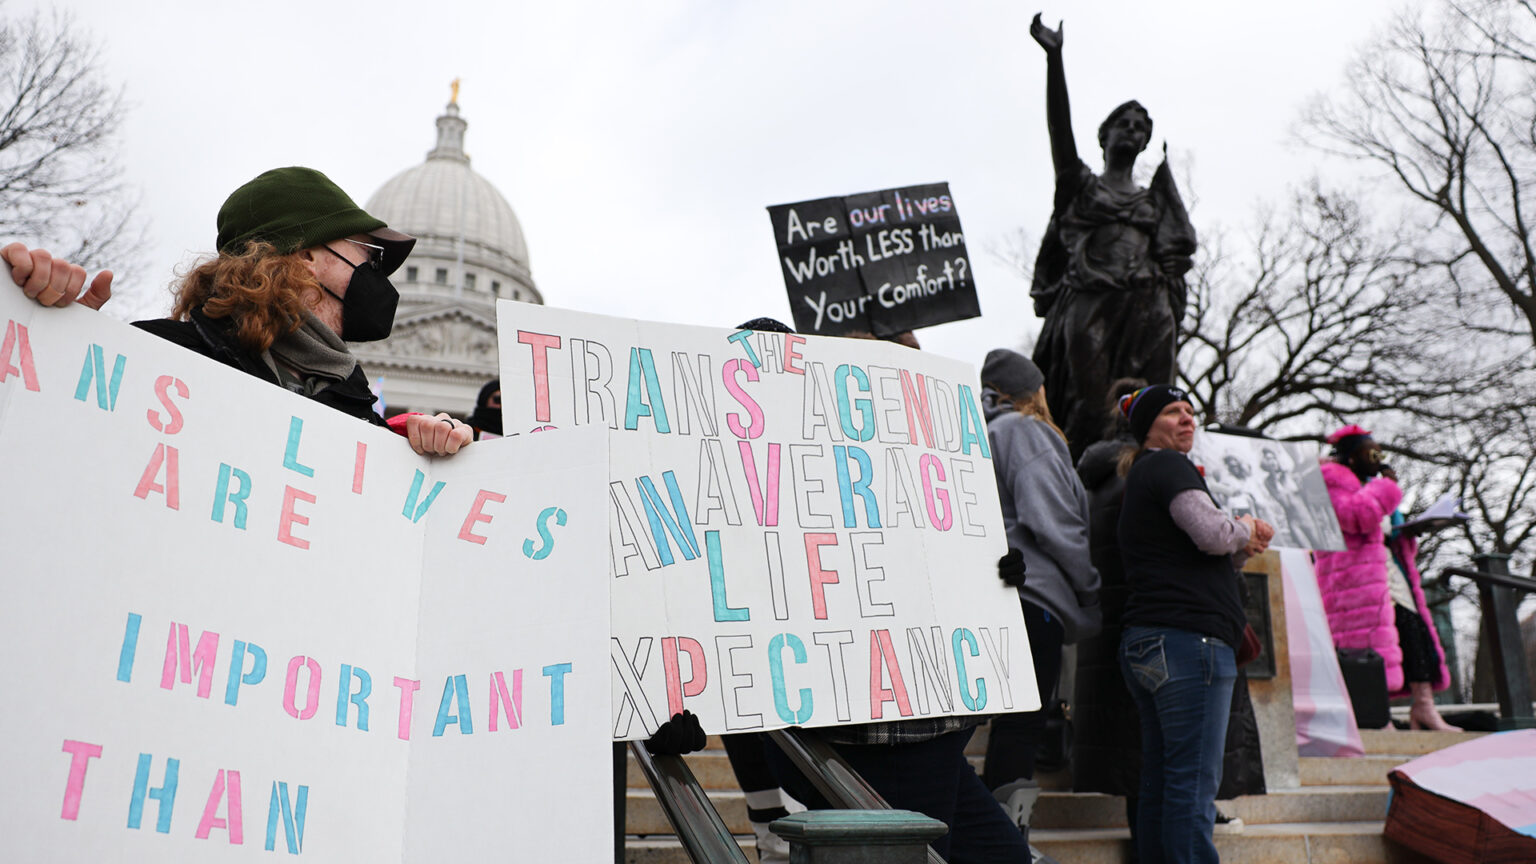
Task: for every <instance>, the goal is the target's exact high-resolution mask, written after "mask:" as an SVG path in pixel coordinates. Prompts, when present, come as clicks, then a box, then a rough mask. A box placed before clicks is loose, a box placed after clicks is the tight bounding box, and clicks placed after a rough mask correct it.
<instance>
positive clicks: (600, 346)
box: [498, 302, 1039, 739]
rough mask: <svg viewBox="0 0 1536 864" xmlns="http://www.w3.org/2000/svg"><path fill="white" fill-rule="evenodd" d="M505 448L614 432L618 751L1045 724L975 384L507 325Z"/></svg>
mask: <svg viewBox="0 0 1536 864" xmlns="http://www.w3.org/2000/svg"><path fill="white" fill-rule="evenodd" d="M498 320H499V328H500V331H501V340H500V341H501V366H502V375H501V390H502V405H503V409H502V410H503V412H504V418H505V419H504V428H505V429H506V430H507V431H508V432H509V433H527V432H530V431H537V430H541V429H549V428H567V427H571V426H600V427H606V428H609V429H612V430H614V432H613V434H612V436H611V437H610V439H609V442H610V447H611V459H610V466H611V472H612V474H611V477H610V479H609V482H608V484H607V496H608V501H607V506H608V513H609V533H608V542H609V554H610V559H611V560H610V567H611V569H612V575H613V586H612V592H613V642H612V646H611V648H612V661H613V667H614V700H615V701H614V718H613V735H614V737H615V738H620V739H626V738H628V739H632V738H644V737H646V736H648V735H649V734H651V732H652V731H653V730H654V729H655V728H656V726H657V724H658V723H660V722H662V721H663V720H665V719H666V718H667V717H668V716H669V715H671V714H674V713H676V712H677V711H680V710H682V709H683V708H688V709H691V710H692V711H694V712H695V713H697V714H699V715H700V717H701V718H702V720H703V723H704V726H705V728H706V729H707V730H709V731H711V732H738V731H746V730H755V729H771V728H778V727H783V726H788V725H800V726H825V725H833V724H848V723H868V722H871V721H879V720H900V719H904V718H913V717H933V716H939V715H949V714H959V715H968V714H971V715H974V714H990V713H997V712H1003V711H1024V710H1031V709H1033V708H1035V707H1037V706H1038V705H1039V700H1038V698H1037V694H1036V689H1035V682H1034V674H1033V664H1032V663H1031V662H1030V659H1029V649H1028V640H1027V638H1026V636H1025V632H1024V624H1023V620H1022V615H1021V614H1020V611H1019V603H1018V597H1017V594H1016V593H1015V592H1014V591H1012V590H1011V589H1008V588H1006V587H1005V586H1003V585H1002V584H1001V583H1000V582H999V580H998V578H997V559H998V557H999V556H1001V555H1002V554H1003V553H1004V552H1005V551H1006V549H1007V542H1006V540H1005V539H1004V536H1003V526H1002V516H1001V513H1000V511H999V508H998V500H997V484H996V480H995V479H994V475H993V468H992V461H991V450H990V445H989V443H988V441H987V431H986V427H985V425H984V422H983V419H982V414H981V408H980V405H979V403H978V400H977V392H976V391H977V384H976V376H975V373H974V371H973V370H972V369H971V367H970V366H968V365H966V364H963V363H959V362H956V361H953V360H948V359H945V358H941V357H935V356H932V355H928V354H924V353H922V352H919V351H913V350H911V349H908V348H904V347H901V346H899V345H894V344H889V343H882V342H876V341H872V340H858V339H833V338H818V337H804V336H797V335H789V334H782V333H762V332H751V331H740V332H733V331H730V330H717V329H713V328H708V327H689V326H682V325H675V324H657V323H648V322H640V321H632V320H625V319H619V318H609V317H605V316H600V315H590V314H584V313H580V312H570V311H565V310H560V309H550V308H547V307H543V306H532V305H527V304H522V303H511V302H503V303H501V304H499V306H498Z"/></svg>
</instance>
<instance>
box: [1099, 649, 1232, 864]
mask: <svg viewBox="0 0 1536 864" xmlns="http://www.w3.org/2000/svg"><path fill="white" fill-rule="evenodd" d="M1120 673H1121V674H1122V675H1124V676H1125V683H1126V686H1127V687H1128V688H1130V691H1131V697H1132V698H1133V699H1135V700H1136V708H1137V710H1138V711H1139V712H1140V714H1141V802H1140V806H1139V808H1138V810H1137V813H1136V846H1137V853H1138V855H1139V857H1140V860H1141V864H1164V862H1166V864H1175V862H1202V864H1203V862H1216V861H1219V860H1220V859H1219V858H1218V857H1217V855H1216V845H1215V844H1214V843H1213V842H1212V841H1211V828H1212V826H1213V825H1214V824H1215V821H1216V788H1217V787H1218V786H1220V785H1221V759H1222V752H1223V749H1224V747H1225V744H1226V737H1227V718H1228V714H1229V712H1230V711H1231V708H1232V683H1233V682H1234V681H1235V680H1236V679H1237V660H1236V658H1235V656H1234V655H1233V652H1232V647H1231V646H1229V645H1228V644H1227V643H1225V642H1223V641H1221V640H1220V639H1216V638H1214V637H1211V636H1205V635H1202V634H1200V633H1194V632H1191V631H1189V630H1178V629H1175V628H1172V627H1127V628H1126V629H1125V634H1124V636H1122V637H1121V639H1120Z"/></svg>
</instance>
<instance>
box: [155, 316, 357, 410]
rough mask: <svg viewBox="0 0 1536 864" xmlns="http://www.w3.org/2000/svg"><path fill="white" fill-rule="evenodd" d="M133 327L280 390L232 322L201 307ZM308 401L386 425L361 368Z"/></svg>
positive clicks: (267, 369)
mask: <svg viewBox="0 0 1536 864" xmlns="http://www.w3.org/2000/svg"><path fill="white" fill-rule="evenodd" d="M133 326H135V327H138V328H139V329H141V330H145V331H148V332H150V333H153V334H155V335H156V336H159V337H160V338H161V339H164V340H166V341H167V342H174V343H176V344H177V345H180V346H181V347H183V348H186V349H189V350H191V351H195V352H197V353H198V354H201V355H203V356H204V357H209V358H212V359H214V360H217V361H219V362H220V363H223V364H224V365H226V366H233V367H234V368H236V369H239V370H240V371H241V372H244V373H245V374H247V375H250V376H252V377H255V378H260V379H261V380H263V381H265V382H267V383H268V384H273V385H275V386H278V387H281V386H283V385H282V382H280V381H279V380H278V378H277V374H276V373H274V372H273V371H272V368H271V367H270V366H268V365H267V364H266V362H265V361H264V360H262V358H261V355H260V354H256V353H254V352H252V351H250V350H249V349H247V348H245V347H243V346H242V345H241V344H240V342H239V340H238V339H236V338H235V323H234V321H232V320H231V319H229V318H211V317H209V316H208V315H206V314H204V313H203V310H202V307H198V308H196V309H193V310H192V312H191V314H190V315H189V316H188V320H186V321H172V320H171V319H169V318H157V319H152V320H149V321H135V322H133ZM309 398H310V399H313V400H314V401H316V402H319V403H320V404H321V405H329V406H330V407H332V408H335V409H336V410H337V411H340V412H341V413H343V414H348V415H350V416H353V417H356V418H357V419H359V420H366V421H368V422H369V423H372V424H374V425H375V426H385V425H387V424H386V423H385V422H384V420H383V419H381V418H380V417H379V415H377V414H375V413H374V411H373V403H374V402H375V401H376V397H375V396H374V395H373V392H372V391H370V390H369V389H368V376H367V374H365V373H364V372H363V367H362V366H354V367H352V374H351V375H350V376H348V377H347V379H346V380H345V381H339V382H337V383H335V384H332V385H331V386H329V387H327V388H325V389H324V390H321V391H320V392H318V393H315V394H313V395H312V396H310V397H309Z"/></svg>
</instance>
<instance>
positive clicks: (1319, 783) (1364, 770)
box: [1298, 755, 1415, 787]
mask: <svg viewBox="0 0 1536 864" xmlns="http://www.w3.org/2000/svg"><path fill="white" fill-rule="evenodd" d="M1414 758H1415V757H1413V756H1402V755H1398V756H1392V755H1387V756H1361V757H1358V758H1353V759H1350V758H1332V757H1327V756H1303V757H1301V759H1300V760H1298V761H1299V765H1298V769H1299V770H1298V773H1299V774H1300V777H1301V785H1302V786H1303V787H1307V786H1313V787H1327V786H1386V785H1388V784H1387V775H1388V774H1389V773H1391V771H1392V769H1393V768H1396V767H1397V766H1399V765H1401V764H1403V763H1404V762H1408V761H1411V760H1413V759H1414Z"/></svg>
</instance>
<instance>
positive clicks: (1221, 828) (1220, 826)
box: [1211, 810, 1243, 834]
mask: <svg viewBox="0 0 1536 864" xmlns="http://www.w3.org/2000/svg"><path fill="white" fill-rule="evenodd" d="M1211 833H1213V834H1241V833H1243V820H1242V819H1240V818H1238V817H1236V816H1228V815H1227V814H1225V813H1223V812H1221V811H1220V810H1217V811H1216V825H1215V827H1213V828H1212V829H1211Z"/></svg>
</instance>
